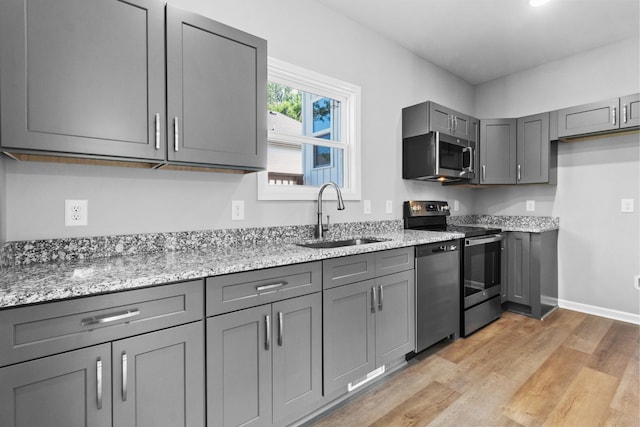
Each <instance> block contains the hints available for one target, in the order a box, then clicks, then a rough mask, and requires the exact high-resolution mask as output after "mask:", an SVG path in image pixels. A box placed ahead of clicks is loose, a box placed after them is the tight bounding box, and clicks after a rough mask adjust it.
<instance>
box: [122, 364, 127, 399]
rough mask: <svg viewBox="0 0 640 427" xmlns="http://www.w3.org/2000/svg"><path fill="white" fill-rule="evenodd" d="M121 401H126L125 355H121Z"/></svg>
mask: <svg viewBox="0 0 640 427" xmlns="http://www.w3.org/2000/svg"><path fill="white" fill-rule="evenodd" d="M122 401H123V402H126V401H127V353H126V352H123V353H122Z"/></svg>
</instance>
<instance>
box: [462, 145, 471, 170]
mask: <svg viewBox="0 0 640 427" xmlns="http://www.w3.org/2000/svg"><path fill="white" fill-rule="evenodd" d="M462 152H463V153H464V152H469V166H467V167H464V166H463V167H462V170H463V171H465V172H468V173H473V148H471V147H465V148H463V149H462Z"/></svg>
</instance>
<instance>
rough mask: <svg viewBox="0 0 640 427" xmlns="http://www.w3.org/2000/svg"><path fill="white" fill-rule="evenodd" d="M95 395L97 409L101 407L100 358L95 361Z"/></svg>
mask: <svg viewBox="0 0 640 427" xmlns="http://www.w3.org/2000/svg"><path fill="white" fill-rule="evenodd" d="M96 396H97V398H96V399H97V402H96V403H97V405H98V409H102V360H101V359H100V358H99V357H98V360H97V361H96Z"/></svg>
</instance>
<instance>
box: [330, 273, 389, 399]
mask: <svg viewBox="0 0 640 427" xmlns="http://www.w3.org/2000/svg"><path fill="white" fill-rule="evenodd" d="M323 294H324V295H323V325H324V332H323V340H324V348H323V352H324V391H325V395H326V394H329V393H332V392H335V391H337V390H341V389H346V386H347V384H349V383H351V382H353V381H355V380H357V379H360V378H362V377H364V376H365V375H366V374H367V373H368V372H371V371H373V370H374V369H375V368H376V363H375V329H374V328H375V311H376V309H377V308H376V304H375V301H374V298H375V296H374V295H375V294H376V292H375V288H374V281H373V280H366V281H363V282H357V283H353V284H350V285H345V286H339V287H336V288H331V289H327V290H325V291H324V293H323Z"/></svg>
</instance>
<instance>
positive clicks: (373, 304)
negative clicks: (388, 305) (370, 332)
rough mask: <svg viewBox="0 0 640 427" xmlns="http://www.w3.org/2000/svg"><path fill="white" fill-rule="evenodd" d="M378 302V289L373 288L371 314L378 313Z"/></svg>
mask: <svg viewBox="0 0 640 427" xmlns="http://www.w3.org/2000/svg"><path fill="white" fill-rule="evenodd" d="M376 300H377V295H376V287H375V286H374V287H372V288H371V312H372V313H375V312H376V306H377V305H378V302H377V301H376Z"/></svg>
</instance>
